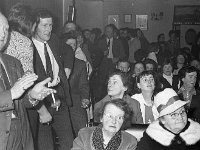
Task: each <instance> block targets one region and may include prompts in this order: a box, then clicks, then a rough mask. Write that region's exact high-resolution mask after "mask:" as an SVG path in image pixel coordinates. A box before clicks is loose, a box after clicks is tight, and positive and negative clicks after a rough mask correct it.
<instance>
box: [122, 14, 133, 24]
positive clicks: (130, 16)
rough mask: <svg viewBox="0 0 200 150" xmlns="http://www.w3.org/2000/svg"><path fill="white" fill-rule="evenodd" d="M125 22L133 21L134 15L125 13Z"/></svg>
mask: <svg viewBox="0 0 200 150" xmlns="http://www.w3.org/2000/svg"><path fill="white" fill-rule="evenodd" d="M124 22H125V23H131V22H132V15H131V14H125V15H124Z"/></svg>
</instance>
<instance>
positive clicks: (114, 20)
mask: <svg viewBox="0 0 200 150" xmlns="http://www.w3.org/2000/svg"><path fill="white" fill-rule="evenodd" d="M108 24H114V25H115V26H116V27H117V28H119V15H108Z"/></svg>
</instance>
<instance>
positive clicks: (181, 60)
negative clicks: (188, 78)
mask: <svg viewBox="0 0 200 150" xmlns="http://www.w3.org/2000/svg"><path fill="white" fill-rule="evenodd" d="M186 58H187V56H186V55H185V54H184V53H179V54H178V55H177V56H176V57H175V63H174V66H173V68H174V71H173V74H174V75H178V72H179V70H180V69H181V68H183V67H184V66H185V65H187V63H188V62H187V59H186Z"/></svg>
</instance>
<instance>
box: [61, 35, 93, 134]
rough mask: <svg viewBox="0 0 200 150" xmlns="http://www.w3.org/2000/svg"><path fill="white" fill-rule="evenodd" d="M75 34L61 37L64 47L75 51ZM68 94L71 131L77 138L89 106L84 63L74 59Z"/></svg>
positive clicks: (84, 124) (87, 82)
mask: <svg viewBox="0 0 200 150" xmlns="http://www.w3.org/2000/svg"><path fill="white" fill-rule="evenodd" d="M75 35H76V34H75V33H73V32H71V33H66V34H64V35H63V41H64V43H65V44H66V45H68V46H71V47H72V49H73V50H74V51H76V43H77V42H76V39H77V37H76V36H75ZM69 83H70V92H71V97H72V101H73V106H72V107H70V115H71V119H72V125H73V130H74V133H75V136H76V137H77V136H78V131H79V130H80V129H81V128H84V127H85V126H86V124H87V112H86V109H87V108H88V106H89V104H90V100H89V91H90V90H89V81H88V74H87V68H86V65H85V62H84V61H82V60H80V59H78V58H76V57H75V60H74V67H73V70H72V73H71V75H70V78H69Z"/></svg>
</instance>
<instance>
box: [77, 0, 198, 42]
mask: <svg viewBox="0 0 200 150" xmlns="http://www.w3.org/2000/svg"><path fill="white" fill-rule="evenodd" d="M174 5H200V0H104V1H100V0H99V1H98V0H93V1H92V0H77V1H76V8H77V10H78V13H77V23H78V24H79V25H80V26H81V27H82V28H92V27H97V26H98V27H101V28H102V29H103V27H104V26H105V25H106V24H107V16H108V15H119V20H120V21H119V27H120V28H121V27H133V28H135V15H143V14H146V15H148V17H150V16H151V13H152V12H163V13H164V16H163V19H162V20H159V21H152V20H151V19H150V18H148V30H147V31H143V32H144V34H145V36H146V37H147V39H148V40H149V41H150V42H152V41H156V39H157V35H158V34H160V33H165V35H166V37H167V38H168V31H169V30H170V29H172V21H173V12H174ZM124 14H132V16H133V19H132V22H131V23H124Z"/></svg>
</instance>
